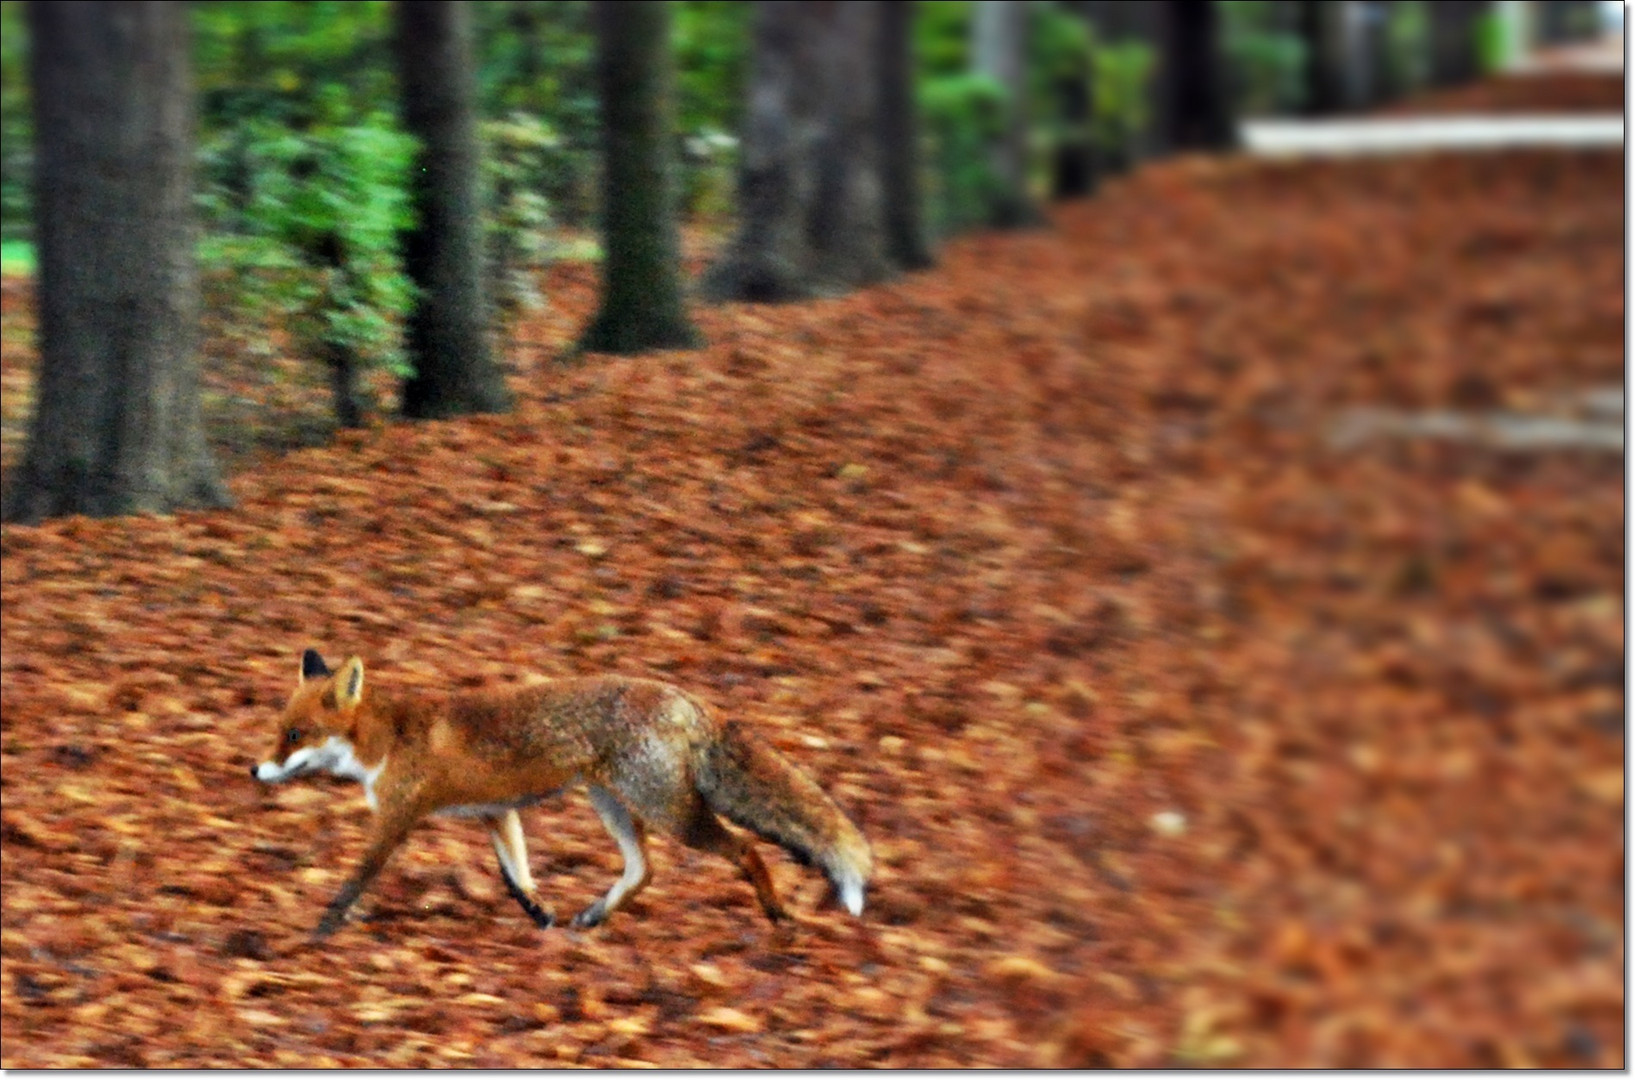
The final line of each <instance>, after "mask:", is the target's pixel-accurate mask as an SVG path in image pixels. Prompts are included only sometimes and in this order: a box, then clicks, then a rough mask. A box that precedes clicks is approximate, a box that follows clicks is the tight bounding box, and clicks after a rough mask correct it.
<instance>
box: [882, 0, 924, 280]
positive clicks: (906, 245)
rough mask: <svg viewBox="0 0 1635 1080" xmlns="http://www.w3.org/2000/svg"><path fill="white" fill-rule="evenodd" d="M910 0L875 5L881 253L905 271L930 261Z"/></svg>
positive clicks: (895, 0) (919, 267)
mask: <svg viewBox="0 0 1635 1080" xmlns="http://www.w3.org/2000/svg"><path fill="white" fill-rule="evenodd" d="M913 25H914V3H913V0H893V2H891V3H886V4H882V5H881V8H880V34H879V42H878V43H879V47H880V58H879V72H880V100H879V102H878V106H879V117H880V119H879V124H878V126H877V128H876V130H877V131H878V132H879V147H880V186H881V188H882V202H883V204H884V205H883V210H884V213H885V228H886V254H887V255H888V256H890V258H891V260H892V262H894V263H896V264H897V265H898V266H899V267H901V268H902V269H904V270H923V269H925V268H926V267H928V266H930V265H931V264H932V259H931V249H930V247H929V246H928V245H927V243H926V239H925V225H924V222H923V220H922V214H921V209H922V202H923V200H922V198H921V194H920V153H919V150H920V125H919V122H918V118H917V116H916V114H915V107H914V49H913V45H914V42H913V35H912V30H913Z"/></svg>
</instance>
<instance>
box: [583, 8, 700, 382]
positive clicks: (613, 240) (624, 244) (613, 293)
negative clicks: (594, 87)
mask: <svg viewBox="0 0 1635 1080" xmlns="http://www.w3.org/2000/svg"><path fill="white" fill-rule="evenodd" d="M595 20H596V45H597V58H596V64H597V74H598V78H599V81H600V85H601V97H602V154H603V162H604V167H603V187H602V248H603V255H602V302H601V308H600V310H599V311H598V312H597V314H596V319H595V321H594V322H592V323H591V325H590V328H589V329H587V330H586V331H585V335H584V337H583V338H581V339H580V341H579V349H580V350H582V351H586V352H609V353H636V352H646V351H648V350H651V349H688V348H694V347H697V346H698V345H701V344H702V343H703V336H702V335H700V334H699V332H698V330H697V329H696V328H695V327H694V326H693V324H692V322H691V321H690V320H689V319H688V317H687V310H686V304H685V302H684V297H683V289H682V278H681V235H680V231H679V228H678V226H677V224H676V206H677V202H678V199H677V192H676V175H675V164H674V158H675V148H674V145H673V139H674V134H675V132H674V123H673V120H672V116H673V109H674V83H675V72H674V60H673V58H672V57H671V54H670V8H669V5H668V4H666V3H663V2H662V0H617V2H615V0H598V2H597V4H596V9H595Z"/></svg>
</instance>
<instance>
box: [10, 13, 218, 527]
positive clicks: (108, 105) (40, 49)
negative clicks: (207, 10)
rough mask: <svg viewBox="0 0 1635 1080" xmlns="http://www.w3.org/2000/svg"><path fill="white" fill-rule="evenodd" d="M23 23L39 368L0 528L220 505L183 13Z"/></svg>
mask: <svg viewBox="0 0 1635 1080" xmlns="http://www.w3.org/2000/svg"><path fill="white" fill-rule="evenodd" d="M27 11H28V19H29V32H30V37H31V44H32V49H33V57H32V63H31V64H30V69H31V73H32V90H33V101H34V110H35V112H34V132H35V135H34V137H35V146H36V154H37V156H36V159H35V171H34V186H35V196H34V197H35V203H34V206H35V223H36V239H37V243H38V249H39V268H40V270H39V312H40V315H39V343H40V349H39V351H40V368H39V372H40V374H39V383H38V390H37V393H38V399H37V401H36V403H35V408H34V415H33V418H32V421H31V423H30V427H29V439H28V447H27V450H26V452H25V453H24V456H23V462H22V466H21V468H20V469H19V471H18V475H16V476H15V477H14V478H13V484H12V487H11V490H10V491H9V492H8V493H7V499H6V504H5V517H6V518H7V520H11V521H38V520H39V519H41V518H45V517H52V516H57V515H65V514H92V515H98V516H106V515H114V514H129V513H137V512H141V511H159V512H165V511H170V510H176V509H182V508H185V507H200V506H226V505H229V503H230V501H231V500H230V498H229V496H228V494H227V490H226V488H225V487H224V485H223V484H222V482H221V479H220V475H219V473H218V471H217V468H216V463H215V460H214V457H213V456H212V454H211V453H210V449H209V447H208V445H207V444H206V442H205V437H204V425H203V421H202V419H201V416H200V411H199V358H198V351H197V350H198V324H199V303H200V301H199V278H198V267H197V264H196V263H195V261H194V259H195V257H194V240H195V231H196V227H195V223H194V217H193V94H192V79H191V73H190V69H189V64H188V40H187V13H186V9H185V8H183V7H181V6H180V5H176V4H147V3H132V2H107V0H105V2H101V3H86V2H69V0H61V2H55V3H34V4H29V5H28V7H27Z"/></svg>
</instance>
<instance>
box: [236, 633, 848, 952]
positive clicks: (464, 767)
mask: <svg viewBox="0 0 1635 1080" xmlns="http://www.w3.org/2000/svg"><path fill="white" fill-rule="evenodd" d="M318 771H327V772H330V773H333V774H335V775H336V776H341V777H346V778H349V779H353V780H359V781H362V783H363V788H364V794H365V796H366V797H367V798H368V800H369V806H370V808H371V809H372V810H374V811H375V835H374V838H373V841H372V842H371V843H370V845H369V848H368V850H367V851H366V852H365V854H364V856H363V861H362V862H361V863H360V864H359V865H358V868H357V870H356V871H355V872H354V873H353V874H352V876H351V878H350V879H348V880H347V882H346V884H345V886H344V887H342V889H341V891H340V893H339V894H338V895H337V896H336V897H335V899H334V901H333V902H331V903H330V905H329V907H328V909H327V910H326V911H325V913H324V916H323V919H322V921H321V922H319V924H318V928H317V936H318V937H325V936H327V935H329V934H331V933H333V932H334V931H335V930H336V929H337V928H338V927H339V926H340V924H341V920H342V919H343V918H344V917H345V915H346V911H347V909H348V908H350V907H351V906H352V904H353V903H354V902H355V901H356V900H357V899H358V896H359V895H360V894H361V893H362V892H363V890H364V889H365V888H367V887H368V886H369V883H370V882H371V881H373V880H374V878H375V875H377V874H379V873H380V870H381V867H382V866H383V865H384V864H385V862H386V860H387V858H388V857H389V856H390V855H391V854H392V852H393V851H394V850H395V849H396V848H397V846H398V845H399V844H401V843H402V842H403V840H404V838H405V837H406V836H408V834H409V830H410V829H411V828H413V826H414V825H415V823H416V822H418V821H419V820H420V819H421V818H423V817H425V816H426V815H427V814H434V813H441V814H451V815H456V816H461V817H476V818H481V819H482V820H483V822H484V823H485V824H486V825H487V826H488V832H489V837H490V839H491V840H492V841H493V843H494V851H495V853H496V854H497V855H498V856H499V862H500V875H501V877H503V878H504V879H505V886H506V889H507V890H508V891H509V892H510V893H511V895H512V897H514V898H515V899H516V901H517V903H519V904H521V905H522V909H523V910H524V911H526V912H527V913H528V916H529V917H530V918H532V919H533V920H534V922H535V923H536V924H538V925H539V926H540V927H541V928H548V927H550V926H551V925H552V924H553V923H554V922H555V916H553V915H552V914H551V913H550V911H549V910H547V909H546V907H545V906H544V905H543V904H542V903H540V900H539V893H538V891H537V889H536V888H535V886H534V880H533V876H532V875H531V874H530V873H529V871H528V851H527V848H526V846H525V843H524V840H523V835H522V821H521V819H520V818H519V817H518V816H517V811H518V810H519V809H522V808H524V807H528V806H532V805H534V804H535V803H538V802H540V801H542V800H544V799H545V798H547V797H548V796H551V795H554V794H557V793H558V792H561V791H564V790H567V789H568V788H572V787H576V786H578V785H580V784H585V785H587V786H588V788H589V794H590V802H591V805H592V806H593V807H594V808H595V809H596V813H597V816H598V817H600V818H601V819H602V824H603V825H604V826H606V828H607V831H608V832H609V833H611V834H612V835H613V839H614V840H615V841H616V842H617V843H618V845H619V851H620V853H621V854H622V855H623V856H624V872H623V873H622V874H621V875H620V876H619V880H617V881H615V882H614V883H613V886H612V887H611V888H610V889H608V891H607V893H606V894H605V895H603V896H602V897H601V898H600V899H598V900H597V901H596V902H595V903H593V904H591V905H590V906H589V907H587V908H585V910H583V911H581V912H580V913H579V914H578V915H577V916H575V917H574V920H573V925H575V926H581V927H586V926H595V925H597V924H598V923H600V922H602V920H604V919H606V918H607V917H608V916H609V915H611V914H613V912H615V911H617V910H618V909H619V908H620V907H621V906H623V905H624V904H626V903H628V902H629V901H630V899H631V897H633V896H635V895H636V894H637V893H639V892H640V891H641V890H642V889H643V888H644V887H645V886H646V885H647V881H648V878H649V877H650V876H651V873H652V871H651V870H650V869H649V867H648V862H647V855H646V841H647V835H646V826H648V825H651V826H654V827H656V828H659V829H663V830H665V831H667V832H669V833H670V834H671V835H673V836H675V837H676V838H677V839H679V840H680V841H681V842H682V843H684V844H687V845H689V846H690V847H694V848H698V849H699V850H701V851H713V852H715V853H716V854H719V855H724V856H726V857H727V858H729V859H731V860H732V861H733V862H735V863H737V864H738V868H739V869H740V870H742V871H743V873H744V876H745V877H747V878H748V879H749V882H750V884H751V885H753V886H754V887H755V895H756V898H757V899H758V900H759V901H760V904H761V908H762V910H764V911H765V912H766V914H767V917H768V918H771V919H773V920H777V919H781V918H783V917H784V914H785V913H784V910H783V906H782V905H781V904H780V903H779V902H778V896H777V893H776V892H775V891H774V890H773V888H772V879H771V877H769V876H768V874H767V871H766V866H765V864H764V863H762V862H761V858H760V856H759V855H757V854H756V852H755V849H754V847H753V846H751V844H750V842H749V841H748V840H746V839H744V838H743V837H741V836H739V835H738V834H736V833H733V832H730V831H729V830H728V829H726V828H725V827H724V826H723V825H722V824H721V822H720V819H718V818H717V817H716V815H717V814H721V815H723V816H725V817H726V818H727V819H728V820H730V821H732V822H734V823H735V824H738V825H741V826H743V827H744V828H746V829H749V830H750V831H751V832H754V833H756V834H757V835H759V836H761V837H763V838H764V839H766V840H769V841H772V842H773V843H776V844H779V845H781V846H782V847H784V848H785V849H786V850H788V851H789V852H790V853H791V854H792V855H794V857H795V858H796V859H797V860H798V861H800V862H801V863H803V864H805V865H812V864H813V863H815V864H817V866H819V867H820V868H821V869H822V870H823V871H824V873H825V874H827V875H828V878H829V881H830V883H831V884H832V885H833V887H834V891H835V895H836V897H837V898H838V900H839V901H840V903H842V904H843V905H845V907H846V910H848V911H850V912H851V913H852V914H853V915H861V914H862V912H863V889H864V886H865V885H866V884H867V883H868V880H869V875H870V873H871V871H872V867H873V859H872V856H871V855H870V852H869V845H868V841H866V840H865V839H864V838H863V834H862V833H861V832H859V831H858V829H857V826H855V825H853V824H852V823H851V821H850V820H848V819H847V817H846V815H845V814H844V813H842V812H841V810H840V808H839V807H838V806H836V805H835V803H834V801H833V800H832V799H830V798H829V796H828V795H827V794H825V793H824V791H823V789H822V788H820V787H818V785H817V784H816V783H815V782H814V781H813V780H812V779H811V777H809V776H807V775H806V774H805V773H803V772H801V771H800V770H799V769H797V768H796V767H795V766H794V765H792V764H791V763H790V762H789V761H788V760H786V759H785V758H784V757H783V756H782V755H781V754H779V753H778V752H777V751H776V750H774V749H772V748H771V747H770V746H768V745H766V744H765V743H764V742H762V741H761V740H760V739H758V738H757V737H756V736H755V735H754V734H753V733H751V732H749V731H748V730H746V729H745V728H743V727H742V726H741V725H739V724H737V723H735V722H731V721H728V722H725V723H723V722H722V721H720V720H718V719H716V717H715V716H714V715H713V714H712V713H711V712H710V710H709V709H708V708H706V707H705V705H704V703H703V702H701V701H699V700H698V699H697V698H695V697H693V696H692V695H690V694H687V693H685V692H684V691H682V690H679V689H677V688H676V687H674V686H670V685H668V684H666V683H661V682H655V681H651V680H647V679H629V678H622V677H616V676H604V677H598V678H573V679H563V680H559V681H555V682H550V683H545V684H542V685H538V686H532V687H527V688H523V689H512V690H504V691H491V692H481V691H478V692H471V693H462V694H454V695H451V696H448V697H444V698H437V697H432V696H428V695H407V694H404V695H399V694H386V693H382V692H380V691H378V690H374V689H370V690H367V691H366V690H365V689H364V680H363V661H362V660H360V659H358V658H357V657H355V656H354V657H352V658H351V659H349V660H348V661H347V662H346V663H345V664H343V665H341V669H340V671H339V672H336V673H331V672H330V670H329V668H328V666H327V665H325V663H324V661H323V658H322V657H321V656H319V655H318V653H317V652H316V651H314V650H312V649H308V650H306V652H305V653H304V654H302V657H301V673H300V679H299V681H298V682H297V685H296V688H295V693H294V694H293V695H291V697H290V701H289V704H288V705H287V706H286V707H285V709H284V715H283V718H282V720H281V721H280V723H279V729H278V741H277V743H276V744H275V745H274V747H273V752H272V755H271V759H270V760H268V761H265V762H262V763H261V764H259V765H252V766H251V767H250V773H251V775H253V776H254V777H255V778H256V779H257V780H261V781H263V782H265V783H269V784H274V783H279V782H282V781H284V780H292V779H294V778H296V777H298V776H306V775H309V774H311V773H314V772H318Z"/></svg>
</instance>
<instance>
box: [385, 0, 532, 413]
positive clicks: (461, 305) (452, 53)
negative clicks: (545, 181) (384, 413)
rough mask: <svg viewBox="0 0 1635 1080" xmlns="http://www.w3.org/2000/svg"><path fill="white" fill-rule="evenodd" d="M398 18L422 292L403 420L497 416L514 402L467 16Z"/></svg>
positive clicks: (399, 13)
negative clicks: (485, 221) (492, 262)
mask: <svg viewBox="0 0 1635 1080" xmlns="http://www.w3.org/2000/svg"><path fill="white" fill-rule="evenodd" d="M395 17H396V18H395V22H396V26H395V28H394V29H395V40H394V43H393V44H394V47H395V52H396V56H397V68H398V78H399V84H400V86H401V87H402V95H403V126H404V129H405V130H407V131H408V132H409V133H410V134H411V135H414V136H415V137H416V138H418V139H419V140H420V149H419V151H418V153H417V155H416V160H415V167H414V169H413V171H412V172H411V175H410V198H411V199H412V201H413V205H414V211H415V218H416V224H415V227H414V228H413V229H411V230H410V231H409V233H408V235H407V236H406V237H405V238H404V246H403V262H404V270H405V272H406V273H407V274H408V276H409V279H410V280H411V281H413V282H414V283H415V285H416V287H417V288H418V290H419V292H418V295H417V296H416V298H415V302H414V306H413V308H411V309H410V311H409V316H408V320H407V325H406V327H405V335H404V336H405V339H406V341H405V345H406V352H407V354H408V360H409V363H410V364H411V365H412V366H413V367H414V374H413V375H412V376H410V377H409V379H408V380H407V381H405V382H404V384H403V411H404V412H405V413H406V414H408V415H409V416H414V417H422V418H431V417H444V416H458V415H461V414H463V413H484V412H500V411H502V410H504V409H506V408H508V407H509V406H510V403H511V395H510V393H509V392H508V391H507V390H506V387H505V376H504V375H503V374H502V373H501V371H500V369H499V365H498V364H496V363H495V362H494V356H493V351H492V348H491V345H490V340H489V329H490V328H489V316H490V311H489V303H488V296H487V290H486V287H485V286H486V279H485V277H484V274H483V228H482V194H481V192H482V188H481V177H480V173H479V170H480V168H481V151H480V150H479V147H478V141H477V109H476V101H475V98H476V87H475V85H474V82H475V77H476V76H475V70H474V67H473V62H472V51H471V19H470V9H469V8H467V7H466V6H465V5H464V4H461V3H455V2H452V0H398V3H397V4H396V6H395Z"/></svg>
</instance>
